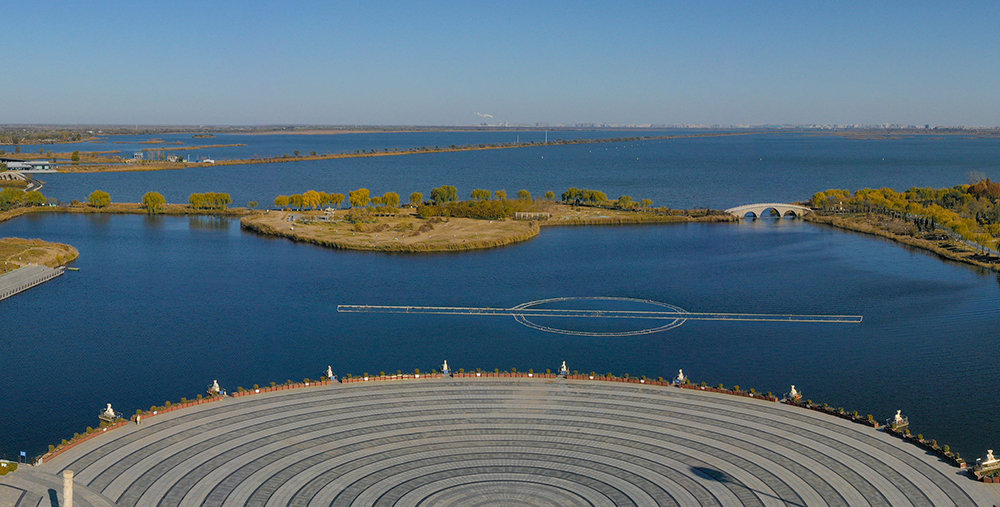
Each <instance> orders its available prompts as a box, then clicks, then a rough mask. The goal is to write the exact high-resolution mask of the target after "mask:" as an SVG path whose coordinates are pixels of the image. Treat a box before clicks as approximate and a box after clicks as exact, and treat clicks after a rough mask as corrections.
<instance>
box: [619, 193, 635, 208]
mask: <svg viewBox="0 0 1000 507" xmlns="http://www.w3.org/2000/svg"><path fill="white" fill-rule="evenodd" d="M618 207H620V208H631V207H632V196H631V195H623V196H621V197H619V198H618Z"/></svg>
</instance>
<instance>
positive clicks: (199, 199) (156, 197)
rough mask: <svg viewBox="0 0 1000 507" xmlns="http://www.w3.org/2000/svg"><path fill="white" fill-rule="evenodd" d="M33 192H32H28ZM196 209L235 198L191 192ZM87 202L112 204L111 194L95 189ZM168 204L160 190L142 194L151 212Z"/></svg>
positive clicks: (222, 204) (226, 203) (218, 205)
mask: <svg viewBox="0 0 1000 507" xmlns="http://www.w3.org/2000/svg"><path fill="white" fill-rule="evenodd" d="M28 193H31V192H28ZM188 201H189V203H190V205H191V207H192V208H194V209H216V210H225V209H226V208H227V206H229V205H230V204H232V202H233V199H232V197H230V196H229V194H224V193H221V192H205V193H203V194H191V197H190V198H189V199H188ZM87 202H88V203H90V205H91V206H93V207H95V208H103V207H105V206H107V205H109V204H111V194H109V193H107V192H105V191H103V190H94V191H93V192H91V194H90V196H89V197H88V198H87ZM166 205H167V199H166V198H165V197H163V194H160V193H159V192H146V193H145V194H144V195H143V196H142V207H143V208H146V210H147V211H149V212H150V213H156V212H159V211H160V210H162V209H163V208H164V207H166Z"/></svg>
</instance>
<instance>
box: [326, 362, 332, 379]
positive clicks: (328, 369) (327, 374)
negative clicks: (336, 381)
mask: <svg viewBox="0 0 1000 507" xmlns="http://www.w3.org/2000/svg"><path fill="white" fill-rule="evenodd" d="M326 378H328V379H333V367H332V366H330V365H327V367H326Z"/></svg>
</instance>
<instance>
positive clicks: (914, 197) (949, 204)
mask: <svg viewBox="0 0 1000 507" xmlns="http://www.w3.org/2000/svg"><path fill="white" fill-rule="evenodd" d="M974 179H975V180H976V183H974V184H969V185H958V186H954V187H951V188H939V189H933V188H917V187H914V188H911V189H909V190H907V191H905V192H896V191H895V190H892V189H891V188H880V189H870V188H864V189H861V190H858V191H856V192H854V194H853V195H851V192H850V191H848V190H838V189H833V190H827V191H825V192H818V193H816V195H814V196H813V197H812V199H811V204H812V205H813V207H816V208H819V209H822V210H823V211H826V212H833V213H837V212H844V213H879V214H884V215H889V216H892V217H894V218H898V219H902V220H904V221H907V222H910V223H911V229H912V231H911V232H912V233H913V234H917V233H921V232H933V231H934V230H935V229H936V228H937V227H943V228H946V229H949V230H951V231H952V232H953V233H955V234H957V235H958V236H960V237H962V238H963V239H965V240H967V241H971V242H974V243H978V244H979V245H982V246H986V247H990V248H994V249H995V248H998V246H1000V183H994V182H992V181H990V180H989V179H988V178H981V179H980V178H974Z"/></svg>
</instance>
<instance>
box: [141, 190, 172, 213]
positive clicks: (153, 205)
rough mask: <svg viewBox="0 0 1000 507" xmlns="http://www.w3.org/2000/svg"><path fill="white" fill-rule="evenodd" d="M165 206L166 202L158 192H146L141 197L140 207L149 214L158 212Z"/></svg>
mask: <svg viewBox="0 0 1000 507" xmlns="http://www.w3.org/2000/svg"><path fill="white" fill-rule="evenodd" d="M166 204H167V200H166V199H165V198H164V197H163V195H161V194H160V193H159V192H146V195H144V196H142V206H143V207H144V208H146V211H147V212H149V213H156V212H158V211H160V210H161V209H162V208H163V206H164V205H166Z"/></svg>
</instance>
